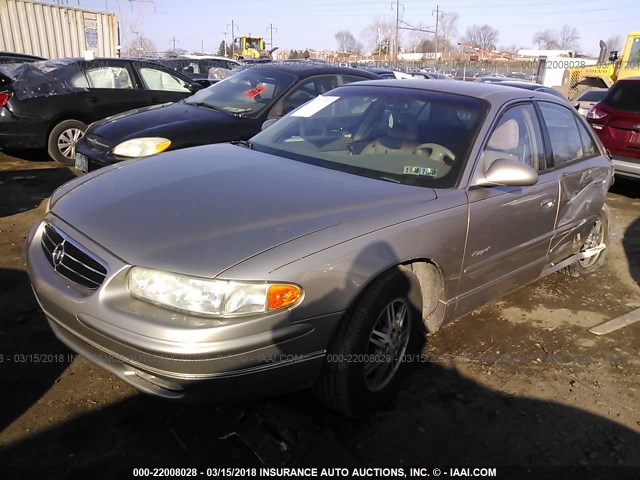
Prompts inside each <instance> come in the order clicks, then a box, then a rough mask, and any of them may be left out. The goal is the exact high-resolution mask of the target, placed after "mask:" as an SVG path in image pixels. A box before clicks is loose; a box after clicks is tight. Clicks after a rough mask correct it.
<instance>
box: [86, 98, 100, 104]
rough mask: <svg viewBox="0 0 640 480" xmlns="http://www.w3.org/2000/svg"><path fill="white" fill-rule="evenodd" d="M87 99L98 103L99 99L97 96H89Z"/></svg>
mask: <svg viewBox="0 0 640 480" xmlns="http://www.w3.org/2000/svg"><path fill="white" fill-rule="evenodd" d="M89 101H90V102H91V103H98V102H99V101H100V99H99V98H98V97H89Z"/></svg>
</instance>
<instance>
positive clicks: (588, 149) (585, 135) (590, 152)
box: [576, 119, 600, 157]
mask: <svg viewBox="0 0 640 480" xmlns="http://www.w3.org/2000/svg"><path fill="white" fill-rule="evenodd" d="M576 123H577V124H578V130H580V138H581V139H582V149H583V150H584V155H585V156H586V157H593V156H594V155H599V154H600V151H599V150H598V147H597V146H596V144H595V142H594V141H593V137H592V136H591V135H589V132H588V131H587V129H586V128H585V126H584V125H583V124H582V123H581V122H578V121H577V119H576Z"/></svg>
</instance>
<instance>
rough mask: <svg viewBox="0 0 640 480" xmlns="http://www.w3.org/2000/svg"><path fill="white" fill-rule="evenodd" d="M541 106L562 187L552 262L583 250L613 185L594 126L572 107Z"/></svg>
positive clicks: (551, 170) (552, 169)
mask: <svg viewBox="0 0 640 480" xmlns="http://www.w3.org/2000/svg"><path fill="white" fill-rule="evenodd" d="M538 106H539V108H540V112H541V115H542V118H543V119H544V124H545V125H546V130H545V136H546V141H547V143H548V145H549V150H550V151H551V155H550V158H549V163H550V168H549V174H550V175H553V176H555V177H556V178H557V179H558V183H559V189H560V198H559V206H558V219H557V222H556V227H555V235H554V237H553V241H552V243H551V248H550V251H549V260H550V262H552V263H558V262H560V261H562V260H564V259H565V258H567V257H569V256H570V255H571V254H574V253H577V252H578V251H579V248H580V246H581V245H582V243H583V241H584V239H585V238H586V237H585V235H588V232H589V230H590V229H591V224H592V221H591V219H595V218H596V217H597V216H598V215H599V214H600V210H601V208H602V205H603V204H604V202H605V200H606V195H607V190H608V188H609V180H608V174H609V171H610V164H609V162H608V160H606V159H604V158H603V157H602V156H601V155H600V151H599V149H598V147H597V146H596V142H595V139H594V137H593V133H592V132H591V129H589V128H588V127H587V125H585V122H584V121H583V120H582V119H581V118H580V117H579V116H578V115H577V114H576V112H575V111H574V110H573V109H572V108H570V107H565V106H563V105H560V104H557V103H551V102H538ZM585 219H588V220H587V221H586V222H585ZM581 239H582V241H581Z"/></svg>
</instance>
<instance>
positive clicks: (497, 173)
mask: <svg viewBox="0 0 640 480" xmlns="http://www.w3.org/2000/svg"><path fill="white" fill-rule="evenodd" d="M537 182H538V172H536V171H535V170H534V169H533V168H531V167H530V166H529V165H525V164H524V163H522V162H519V161H517V160H513V159H508V158H499V159H498V160H496V161H494V162H493V163H492V164H491V165H490V166H489V168H488V169H487V171H486V172H484V176H482V177H481V178H479V179H478V180H476V181H475V182H474V184H473V185H472V187H495V186H504V187H507V186H511V187H526V186H529V185H535V184H536V183H537Z"/></svg>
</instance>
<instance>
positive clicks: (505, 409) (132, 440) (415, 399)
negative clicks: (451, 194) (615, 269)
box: [0, 364, 640, 478]
mask: <svg viewBox="0 0 640 480" xmlns="http://www.w3.org/2000/svg"><path fill="white" fill-rule="evenodd" d="M234 432H235V433H236V434H235V435H234ZM639 441H640V436H639V435H638V433H636V432H634V431H632V430H629V429H627V428H625V427H622V426H621V425H618V424H616V423H614V422H611V421H609V420H606V419H604V418H601V417H598V416H595V415H592V414H589V413H587V412H585V411H581V410H577V409H574V408H569V407H566V406H561V405H558V404H554V403H549V402H545V401H538V400H533V399H526V398H517V397H514V396H509V395H503V394H501V393H499V392H496V391H493V390H490V389H487V388H485V387H483V386H482V385H479V384H477V383H475V382H473V381H470V380H468V379H466V378H464V377H463V376H461V375H459V374H458V372H457V371H456V370H455V369H450V368H444V367H442V366H440V365H437V364H429V365H426V366H423V367H421V368H420V369H419V371H416V372H414V374H413V376H412V377H411V379H410V381H409V382H408V385H406V386H405V388H404V389H403V390H402V391H401V392H400V394H399V395H398V398H397V399H396V400H395V402H394V403H393V404H391V405H390V406H389V407H388V408H386V409H385V410H383V411H380V412H378V413H376V414H374V415H373V416H371V417H369V418H366V419H361V420H357V421H356V420H348V419H346V418H344V417H341V416H339V415H336V414H334V413H332V412H330V411H328V410H326V409H325V408H324V407H322V406H321V405H320V404H319V403H318V402H317V401H316V400H315V399H314V398H313V396H312V395H311V393H310V392H309V391H303V392H298V393H294V394H290V395H287V396H282V397H278V398H275V399H271V400H269V401H263V402H260V403H254V404H246V405H240V404H237V405H234V406H230V405H226V406H225V405H219V406H215V405H211V404H210V405H204V404H192V405H187V404H176V403H167V402H164V401H159V400H155V399H153V398H149V397H146V396H142V395H137V396H134V397H132V398H129V399H127V400H124V401H121V402H119V403H117V404H114V405H111V406H109V407H107V408H104V409H103V410H99V411H96V412H94V413H88V414H84V415H81V416H79V417H77V418H74V419H72V420H70V421H67V422H65V423H62V424H60V425H57V426H55V427H53V428H51V429H48V430H46V431H44V432H41V433H38V434H36V435H33V436H31V437H28V438H26V439H24V440H22V441H19V442H17V443H14V444H11V445H8V446H6V447H5V448H3V449H2V450H0V463H1V464H2V465H4V466H5V467H11V468H10V469H9V471H12V472H16V473H20V474H23V473H24V472H25V471H29V470H30V468H31V467H32V466H34V465H37V466H38V468H47V467H50V466H57V467H58V468H57V471H56V472H55V473H56V474H59V475H60V478H64V477H65V475H66V474H69V473H74V474H78V473H81V472H82V471H83V469H84V468H85V467H86V468H92V469H95V467H96V466H101V467H107V466H110V467H117V466H123V467H125V468H126V467H132V466H161V465H165V466H183V467H185V466H191V465H195V464H197V465H206V466H262V465H265V464H266V465H267V466H281V465H289V466H324V465H334V466H346V467H349V466H357V465H367V466H373V465H384V466H396V467H397V466H408V465H438V464H439V465H485V466H499V465H519V466H522V465H576V466H577V465H583V466H587V465H597V466H603V465H605V466H606V465H609V466H616V465H617V466H621V465H627V466H629V465H636V466H637V465H640V453H639V452H638V450H637V445H638V442H639ZM261 460H262V461H261ZM87 471H89V470H87ZM47 472H48V474H49V475H51V474H52V473H54V472H53V471H51V470H47ZM118 473H119V474H120V475H121V474H122V471H114V473H113V474H114V476H113V477H108V476H103V477H102V478H118V476H117V475H118ZM53 476H54V477H55V475H53Z"/></svg>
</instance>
